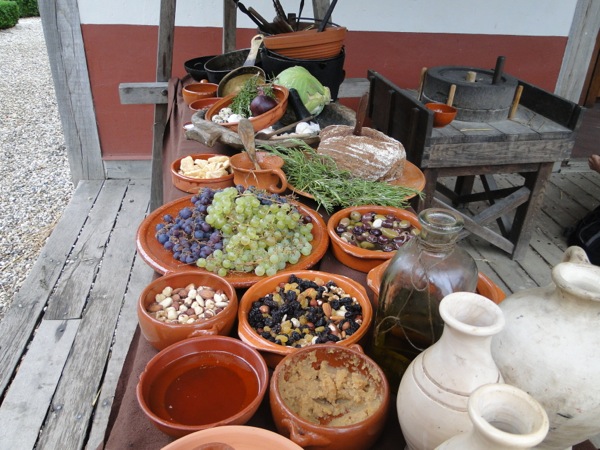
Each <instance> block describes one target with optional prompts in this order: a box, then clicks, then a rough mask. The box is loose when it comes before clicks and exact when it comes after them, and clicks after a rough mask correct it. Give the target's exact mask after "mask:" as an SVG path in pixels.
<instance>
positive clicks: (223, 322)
mask: <svg viewBox="0 0 600 450" xmlns="http://www.w3.org/2000/svg"><path fill="white" fill-rule="evenodd" d="M190 283H194V284H195V285H196V287H199V286H209V287H211V288H213V290H214V291H218V290H222V291H223V292H224V293H225V295H227V297H228V298H229V305H228V306H227V307H225V309H223V310H222V311H221V312H219V313H218V314H217V315H216V316H214V317H212V318H210V319H205V320H203V321H202V322H196V323H193V324H180V323H166V322H161V321H160V320H157V319H155V318H154V317H152V316H151V315H150V314H149V313H148V311H147V307H148V306H149V305H151V304H152V303H154V302H155V297H156V294H159V293H161V292H162V291H163V289H164V288H165V287H167V286H169V287H172V288H178V287H185V286H187V285H189V284H190ZM237 308H238V299H237V294H236V291H235V289H234V288H233V286H232V285H231V284H230V283H229V282H228V281H227V280H225V279H224V278H221V277H220V276H218V275H215V274H213V273H210V272H199V271H186V272H179V273H171V274H167V275H165V276H163V277H160V278H157V279H156V280H154V281H152V282H151V283H150V284H149V285H148V286H146V288H145V289H144V290H143V291H142V293H141V294H140V297H139V300H138V305H137V314H138V321H139V324H140V330H141V332H142V335H143V336H144V337H145V338H146V340H147V341H148V342H149V343H150V344H151V345H152V346H153V347H154V348H156V349H158V350H162V349H164V348H166V347H168V346H169V345H171V344H174V343H175V342H179V341H182V340H184V339H188V338H192V337H196V336H211V335H217V334H220V335H228V334H229V332H230V331H231V329H232V328H233V324H234V322H235V319H236V317H237Z"/></svg>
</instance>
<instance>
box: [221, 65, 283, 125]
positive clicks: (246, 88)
mask: <svg viewBox="0 0 600 450" xmlns="http://www.w3.org/2000/svg"><path fill="white" fill-rule="evenodd" d="M261 82H262V78H259V76H258V74H257V75H254V76H252V77H250V78H248V79H247V80H246V81H245V82H244V84H243V86H242V88H241V89H240V91H239V92H238V93H237V95H236V96H235V97H234V98H233V100H232V101H231V110H232V111H233V113H234V114H239V115H241V116H243V117H246V118H248V117H250V116H252V112H251V111H250V103H252V100H254V98H255V97H256V96H257V95H259V94H264V95H267V96H269V97H272V98H275V94H274V93H273V87H272V86H271V85H270V84H260V83H261Z"/></svg>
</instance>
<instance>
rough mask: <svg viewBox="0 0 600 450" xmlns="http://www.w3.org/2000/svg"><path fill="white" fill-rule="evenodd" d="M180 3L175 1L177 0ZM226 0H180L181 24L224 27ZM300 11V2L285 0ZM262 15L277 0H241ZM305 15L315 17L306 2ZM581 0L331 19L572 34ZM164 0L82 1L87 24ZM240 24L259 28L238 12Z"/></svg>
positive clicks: (347, 9)
mask: <svg viewBox="0 0 600 450" xmlns="http://www.w3.org/2000/svg"><path fill="white" fill-rule="evenodd" d="M173 1H175V0H173ZM223 1H231V0H179V1H178V2H177V14H176V20H175V22H176V25H179V26H197V27H221V26H222V23H223V22H222V18H223ZM280 1H281V4H282V5H283V7H284V9H285V10H286V12H297V8H298V5H299V4H300V1H299V0H280ZM242 3H243V4H244V5H246V7H250V6H251V7H253V8H254V9H256V11H258V12H259V13H260V14H261V15H262V16H263V17H265V18H267V19H272V18H273V17H274V15H275V12H274V9H273V2H272V0H242ZM305 3H306V6H305V8H304V12H303V14H302V15H303V16H304V17H312V16H313V14H312V1H310V0H306V1H305ZM576 3H577V0H500V1H489V0H370V1H369V0H339V1H338V3H337V5H336V7H335V10H334V13H333V17H332V20H333V21H334V22H335V23H338V24H340V25H344V26H346V27H348V29H349V30H355V31H397V32H416V33H419V32H433V33H467V34H505V35H518V36H568V35H569V29H570V27H571V21H572V20H573V13H574V11H575V6H576ZM159 9H160V0H126V1H123V0H102V1H98V0H79V11H80V17H81V23H82V24H132V25H158V21H159ZM238 27H240V28H255V25H254V23H253V22H252V21H251V20H250V19H248V18H247V17H246V16H245V15H244V14H243V13H241V12H238Z"/></svg>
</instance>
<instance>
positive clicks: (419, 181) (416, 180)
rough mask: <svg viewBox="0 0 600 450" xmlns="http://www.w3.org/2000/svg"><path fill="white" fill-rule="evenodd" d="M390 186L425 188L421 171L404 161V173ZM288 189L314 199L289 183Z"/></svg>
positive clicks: (423, 175)
mask: <svg viewBox="0 0 600 450" xmlns="http://www.w3.org/2000/svg"><path fill="white" fill-rule="evenodd" d="M390 184H393V185H397V186H404V187H407V188H411V189H416V190H417V191H422V190H423V188H424V187H425V174H423V172H422V171H421V169H419V168H418V167H417V166H415V165H414V164H413V163H411V162H409V161H406V162H405V163H404V171H403V172H402V176H401V177H400V178H398V179H397V180H394V181H390ZM288 188H289V189H290V191H292V192H294V193H295V194H298V195H301V196H303V197H306V198H312V199H314V197H313V196H312V195H311V194H309V193H308V192H304V191H301V190H299V189H296V188H295V187H294V186H292V185H291V184H289V183H288ZM415 195H416V194H414V195H409V196H407V197H406V200H409V199H411V198H413V197H414V196H415Z"/></svg>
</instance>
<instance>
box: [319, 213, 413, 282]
mask: <svg viewBox="0 0 600 450" xmlns="http://www.w3.org/2000/svg"><path fill="white" fill-rule="evenodd" d="M420 229H421V225H420V224H419V219H418V218H417V216H416V214H414V213H412V212H410V211H407V210H405V209H400V208H393V207H389V206H377V205H362V206H351V207H349V208H344V209H342V210H340V211H338V212H336V213H335V214H333V215H332V216H331V218H330V219H329V221H328V222H327V232H328V234H329V238H330V239H331V247H332V249H333V254H334V256H335V257H336V258H337V259H338V261H340V262H341V263H343V264H345V265H346V266H348V267H351V268H353V269H355V270H359V271H361V272H365V273H366V272H369V270H371V269H373V268H374V267H376V266H378V265H379V264H381V263H383V262H385V261H387V260H389V259H391V258H392V257H393V256H394V255H395V253H396V250H398V249H399V248H400V247H402V246H403V245H404V244H405V243H406V242H408V241H409V240H410V239H413V238H414V237H415V236H416V235H418V234H419V232H420Z"/></svg>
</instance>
